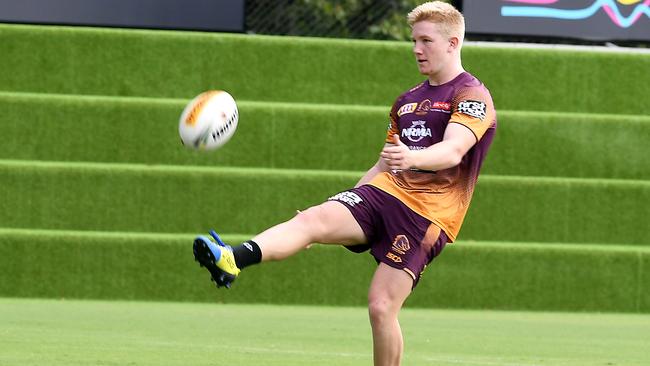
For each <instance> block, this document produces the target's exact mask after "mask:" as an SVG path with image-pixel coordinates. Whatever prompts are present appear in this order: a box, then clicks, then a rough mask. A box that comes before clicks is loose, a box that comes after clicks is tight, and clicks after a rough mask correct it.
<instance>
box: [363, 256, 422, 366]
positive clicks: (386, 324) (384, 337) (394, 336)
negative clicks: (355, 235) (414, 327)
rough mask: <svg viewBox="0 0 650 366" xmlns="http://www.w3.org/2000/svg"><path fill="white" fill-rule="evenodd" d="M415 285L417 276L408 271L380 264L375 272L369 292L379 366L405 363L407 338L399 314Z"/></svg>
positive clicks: (375, 357)
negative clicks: (404, 339)
mask: <svg viewBox="0 0 650 366" xmlns="http://www.w3.org/2000/svg"><path fill="white" fill-rule="evenodd" d="M412 286H413V278H412V277H411V276H410V275H409V274H408V273H406V272H405V271H404V270H401V269H396V268H393V267H391V266H389V265H387V264H385V263H380V264H379V266H378V267H377V270H376V271H375V275H374V277H373V279H372V282H371V284H370V291H369V293H368V313H369V316H370V325H371V326H372V342H373V353H374V361H375V366H395V365H399V364H400V362H401V359H402V352H403V349H404V341H403V338H402V330H401V328H400V325H399V321H398V315H399V311H400V309H401V308H402V305H403V304H404V301H405V300H406V298H407V297H408V296H409V294H410V293H411V289H412Z"/></svg>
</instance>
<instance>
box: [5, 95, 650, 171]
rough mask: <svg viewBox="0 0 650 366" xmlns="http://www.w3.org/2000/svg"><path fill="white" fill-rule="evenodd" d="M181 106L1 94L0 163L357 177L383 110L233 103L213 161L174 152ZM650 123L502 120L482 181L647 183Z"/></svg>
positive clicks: (375, 146) (575, 117)
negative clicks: (229, 132) (235, 111)
mask: <svg viewBox="0 0 650 366" xmlns="http://www.w3.org/2000/svg"><path fill="white" fill-rule="evenodd" d="M186 102H187V100H184V99H156V98H123V97H92V96H74V95H53V94H30V93H8V92H0V109H1V110H2V111H3V113H2V114H1V115H0V135H2V136H10V137H11V138H10V139H6V140H5V142H4V143H3V144H2V145H1V146H0V159H24V160H54V161H88V162H107V163H112V162H115V163H141V164H172V165H211V166H215V165H219V166H245V167H268V168H288V169H318V170H321V169H322V170H332V169H333V170H359V171H361V170H364V169H367V168H369V167H370V166H371V165H372V164H374V162H375V160H376V158H377V154H378V151H379V150H380V148H381V146H382V144H383V139H384V136H385V129H386V121H387V115H388V107H369V106H352V105H325V104H299V103H269V102H250V101H240V102H239V107H240V113H241V117H240V126H239V130H238V131H237V134H236V135H235V136H234V137H233V140H232V141H231V142H230V143H229V144H228V145H226V146H225V147H224V148H222V149H221V150H219V151H218V152H214V153H208V154H205V153H198V154H197V153H194V152H192V151H189V150H187V149H183V148H182V147H181V146H180V143H179V138H178V132H177V123H178V117H179V115H180V111H181V110H182V108H183V107H184V105H185V103H186ZM647 141H650V117H647V116H615V115H601V114H577V113H547V112H518V111H500V112H499V130H498V135H497V138H496V140H495V142H494V144H493V147H492V151H491V152H490V155H489V158H488V159H487V161H486V163H485V166H484V169H483V172H484V173H485V174H497V175H522V176H525V175H532V176H564V177H584V178H590V177H595V178H624V179H650V169H648V164H647V161H646V156H649V155H650V145H649V144H648V143H647Z"/></svg>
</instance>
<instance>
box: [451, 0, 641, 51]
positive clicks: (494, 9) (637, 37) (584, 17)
mask: <svg viewBox="0 0 650 366" xmlns="http://www.w3.org/2000/svg"><path fill="white" fill-rule="evenodd" d="M463 13H464V14H465V17H466V19H467V32H468V33H477V34H508V35H532V36H552V37H565V38H579V39H586V40H601V41H650V0H464V1H463Z"/></svg>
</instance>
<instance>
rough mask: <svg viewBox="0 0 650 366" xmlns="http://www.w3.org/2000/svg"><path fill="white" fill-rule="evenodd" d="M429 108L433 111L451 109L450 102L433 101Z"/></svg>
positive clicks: (447, 110)
mask: <svg viewBox="0 0 650 366" xmlns="http://www.w3.org/2000/svg"><path fill="white" fill-rule="evenodd" d="M431 109H432V110H434V111H441V112H449V111H451V103H447V102H435V103H433V105H431Z"/></svg>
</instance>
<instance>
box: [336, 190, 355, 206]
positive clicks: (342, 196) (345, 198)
mask: <svg viewBox="0 0 650 366" xmlns="http://www.w3.org/2000/svg"><path fill="white" fill-rule="evenodd" d="M327 200H328V201H341V202H343V203H347V204H348V205H350V206H354V205H356V204H358V203H361V202H363V200H362V199H361V197H359V195H358V194H356V193H354V192H350V191H345V192H341V193H339V194H336V195H334V196H332V197H330V198H328V199H327Z"/></svg>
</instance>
